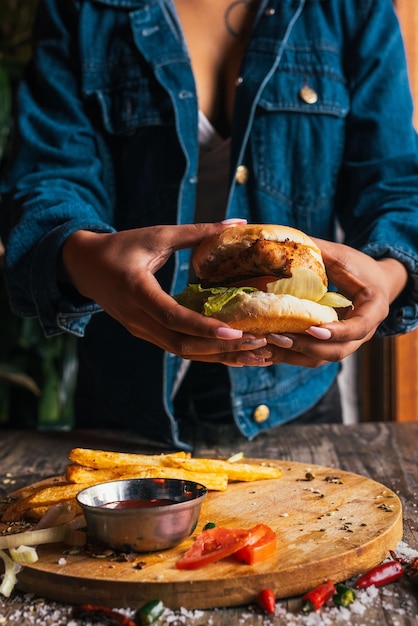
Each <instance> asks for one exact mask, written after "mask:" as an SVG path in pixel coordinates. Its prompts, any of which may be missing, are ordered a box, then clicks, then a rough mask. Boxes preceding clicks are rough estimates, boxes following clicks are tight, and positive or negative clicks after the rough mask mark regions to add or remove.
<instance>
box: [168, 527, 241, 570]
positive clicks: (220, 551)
mask: <svg viewBox="0 0 418 626" xmlns="http://www.w3.org/2000/svg"><path fill="white" fill-rule="evenodd" d="M249 537H250V531H248V530H244V529H242V528H231V529H230V528H222V527H220V526H219V527H218V526H216V527H215V528H209V529H208V530H204V531H203V532H201V533H200V535H198V536H197V537H196V540H195V542H194V543H193V545H192V547H191V548H190V550H188V551H187V552H185V553H184V554H183V556H182V557H181V559H179V560H178V561H177V562H176V568H177V569H197V568H198V567H202V566H203V565H207V564H208V563H214V562H215V561H220V559H224V558H225V557H227V556H230V555H231V554H234V552H236V551H237V550H239V549H240V548H242V547H243V546H245V544H246V542H247V541H248V539H249Z"/></svg>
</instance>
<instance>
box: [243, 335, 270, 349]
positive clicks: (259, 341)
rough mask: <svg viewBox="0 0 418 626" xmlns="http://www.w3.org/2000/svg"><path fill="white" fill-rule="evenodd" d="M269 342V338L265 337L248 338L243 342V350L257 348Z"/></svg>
mask: <svg viewBox="0 0 418 626" xmlns="http://www.w3.org/2000/svg"><path fill="white" fill-rule="evenodd" d="M266 344H267V339H266V338H265V337H258V338H255V337H254V339H250V338H248V337H247V338H246V339H243V340H242V342H241V346H240V348H241V350H253V349H256V348H262V347H263V346H265V345H266Z"/></svg>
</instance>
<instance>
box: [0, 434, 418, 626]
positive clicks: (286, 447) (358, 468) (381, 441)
mask: <svg viewBox="0 0 418 626" xmlns="http://www.w3.org/2000/svg"><path fill="white" fill-rule="evenodd" d="M73 447H86V448H102V449H108V450H117V451H125V452H146V453H148V452H149V453H151V452H166V451H167V450H163V449H157V448H155V447H154V446H151V445H150V444H147V442H144V441H143V440H141V439H139V438H137V437H136V436H135V435H134V434H132V433H114V432H108V431H68V432H33V431H15V430H1V431H0V497H3V496H5V495H7V494H8V493H11V492H12V491H15V490H16V489H19V488H20V487H23V486H25V485H28V484H31V483H33V482H36V481H38V480H41V479H45V478H48V477H49V476H54V475H57V474H62V473H64V470H65V467H66V465H67V463H68V460H67V453H68V451H69V450H70V449H71V448H73ZM238 450H239V451H242V452H243V453H244V455H245V456H246V457H251V458H271V459H283V460H288V461H300V462H303V463H306V464H307V467H308V466H309V464H316V465H323V466H326V467H332V468H339V469H343V470H346V471H349V472H352V473H356V474H360V475H362V476H366V477H369V478H371V479H374V480H376V481H378V482H380V483H382V484H384V485H385V486H387V487H389V488H390V489H392V490H393V491H394V492H395V493H396V494H397V495H398V496H399V498H400V499H401V501H402V505H403V524H404V537H403V541H402V546H401V547H402V548H403V550H404V551H405V550H406V551H412V553H414V554H415V553H416V554H418V463H417V461H418V422H406V423H405V422H403V423H383V422H369V423H361V424H350V425H340V424H324V425H315V426H283V427H281V428H279V429H275V430H274V431H273V432H270V433H266V434H263V435H260V436H259V437H257V438H256V439H255V440H254V441H250V442H248V441H244V440H242V439H240V440H239V449H238ZM238 450H237V448H236V445H233V444H232V445H231V443H227V444H225V445H220V446H210V445H199V446H198V447H197V448H196V449H195V451H194V456H211V457H216V456H219V457H228V456H230V454H232V453H235V452H237V451H238ZM358 596H359V597H358V601H357V602H356V604H355V605H354V606H353V607H352V608H351V610H350V611H349V612H348V609H343V610H339V609H337V608H326V609H322V610H321V611H320V612H319V613H318V614H315V615H313V614H309V615H305V614H303V613H302V612H301V609H300V598H289V599H288V600H285V601H282V600H280V601H278V602H277V604H276V612H275V615H274V616H267V615H266V614H263V613H262V612H261V611H260V610H258V609H257V608H255V607H248V606H245V607H236V608H223V609H214V610H204V611H199V610H194V611H188V610H187V607H185V608H184V609H181V610H178V611H170V610H167V611H166V613H165V614H164V616H163V619H161V620H160V622H158V623H159V624H164V625H165V624H167V625H168V624H170V625H171V626H180V624H190V625H193V626H208V624H210V625H211V626H231V625H233V624H237V625H238V624H239V625H242V626H246V625H251V626H253V625H256V626H269V625H270V624H272V625H279V624H280V625H282V624H283V625H286V626H290V625H291V626H299V625H304V624H306V625H307V626H313V625H315V624H324V625H325V624H326V625H329V626H332V625H333V624H343V623H350V624H353V625H354V626H356V625H357V626H368V625H373V626H384V625H388V626H389V625H390V626H412V625H415V626H416V625H417V624H418V593H417V590H416V588H414V587H412V585H411V584H410V583H409V581H408V580H407V579H405V577H404V579H402V580H401V581H399V582H397V583H393V584H391V585H388V586H385V587H382V588H380V589H378V590H376V589H374V588H373V589H372V590H371V591H369V592H361V593H360V594H358ZM71 608H72V607H70V606H68V605H64V604H59V603H56V602H50V601H46V600H44V599H43V598H37V597H33V596H32V595H30V594H23V593H19V592H16V591H15V592H14V593H13V595H12V597H11V598H10V599H7V600H6V599H5V598H3V597H0V625H2V624H14V623H16V624H19V626H26V625H27V624H35V623H39V624H43V626H52V625H54V626H58V625H61V624H71V626H79V625H82V624H87V623H88V622H86V621H80V620H77V619H74V618H73V617H72V615H71ZM125 613H127V614H129V615H130V614H131V612H129V610H125ZM95 623H97V622H95ZM104 623H105V622H103V624H104ZM107 623H108V622H107Z"/></svg>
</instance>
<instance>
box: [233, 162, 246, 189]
mask: <svg viewBox="0 0 418 626" xmlns="http://www.w3.org/2000/svg"><path fill="white" fill-rule="evenodd" d="M235 180H236V181H237V183H238V185H244V184H245V183H246V182H247V180H248V168H246V167H245V165H238V167H237V169H236V171H235Z"/></svg>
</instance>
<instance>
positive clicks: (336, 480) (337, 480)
mask: <svg viewBox="0 0 418 626" xmlns="http://www.w3.org/2000/svg"><path fill="white" fill-rule="evenodd" d="M324 480H325V482H326V483H333V484H334V485H343V484H344V483H343V481H342V480H341V478H340V477H339V476H325V478H324Z"/></svg>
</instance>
